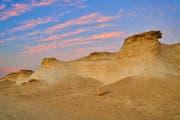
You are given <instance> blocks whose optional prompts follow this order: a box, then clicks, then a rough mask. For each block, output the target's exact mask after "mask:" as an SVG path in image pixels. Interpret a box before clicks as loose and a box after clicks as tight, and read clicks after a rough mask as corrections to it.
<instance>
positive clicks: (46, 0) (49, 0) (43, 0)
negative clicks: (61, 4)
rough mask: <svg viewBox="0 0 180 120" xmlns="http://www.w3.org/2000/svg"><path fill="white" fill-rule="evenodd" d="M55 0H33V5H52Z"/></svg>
mask: <svg viewBox="0 0 180 120" xmlns="http://www.w3.org/2000/svg"><path fill="white" fill-rule="evenodd" d="M54 1H55V0H40V2H36V0H32V6H36V7H38V6H45V5H50V4H52V3H53V2H54Z"/></svg>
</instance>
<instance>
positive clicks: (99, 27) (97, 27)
mask: <svg viewBox="0 0 180 120" xmlns="http://www.w3.org/2000/svg"><path fill="white" fill-rule="evenodd" d="M109 26H111V25H110V24H101V25H98V26H96V27H94V28H95V29H101V28H107V27H109Z"/></svg>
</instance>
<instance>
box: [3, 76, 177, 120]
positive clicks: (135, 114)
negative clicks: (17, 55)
mask: <svg viewBox="0 0 180 120" xmlns="http://www.w3.org/2000/svg"><path fill="white" fill-rule="evenodd" d="M69 83H71V84H69ZM97 88H99V89H107V90H109V93H107V94H105V95H102V96H97V95H96V89H97ZM0 119H1V120H50V119H51V120H180V78H179V77H178V76H170V75H167V76H162V77H147V76H136V77H128V78H125V79H123V80H120V81H117V82H115V83H112V84H110V85H106V86H102V84H101V83H100V82H98V81H96V80H93V79H83V78H79V79H77V78H75V79H72V78H71V79H68V80H64V81H63V80H62V81H60V82H59V83H57V84H53V85H47V84H44V83H41V82H39V81H33V82H31V83H29V84H24V85H21V86H14V84H13V83H12V82H8V81H1V82H0Z"/></svg>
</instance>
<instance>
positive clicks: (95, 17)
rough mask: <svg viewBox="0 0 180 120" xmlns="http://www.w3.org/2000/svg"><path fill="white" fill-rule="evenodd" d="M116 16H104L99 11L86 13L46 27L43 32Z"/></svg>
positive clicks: (111, 18)
mask: <svg viewBox="0 0 180 120" xmlns="http://www.w3.org/2000/svg"><path fill="white" fill-rule="evenodd" d="M115 18H117V17H115V16H104V15H102V14H100V13H91V14H88V15H84V16H81V17H79V18H76V19H72V20H68V21H67V22H64V23H60V24H57V25H55V26H52V27H50V28H48V29H47V30H46V31H45V33H53V32H54V31H56V30H59V29H63V28H67V27H70V26H74V25H84V24H93V23H102V22H107V21H110V20H113V19H115Z"/></svg>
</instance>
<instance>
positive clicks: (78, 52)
mask: <svg viewBox="0 0 180 120" xmlns="http://www.w3.org/2000/svg"><path fill="white" fill-rule="evenodd" d="M117 49H119V46H118V45H114V44H113V45H110V46H91V47H85V48H78V49H75V50H72V51H71V52H70V53H69V54H61V56H59V57H60V58H63V59H64V60H72V59H78V58H81V57H84V56H87V55H88V54H90V53H92V52H101V51H109V52H114V51H116V50H117Z"/></svg>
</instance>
